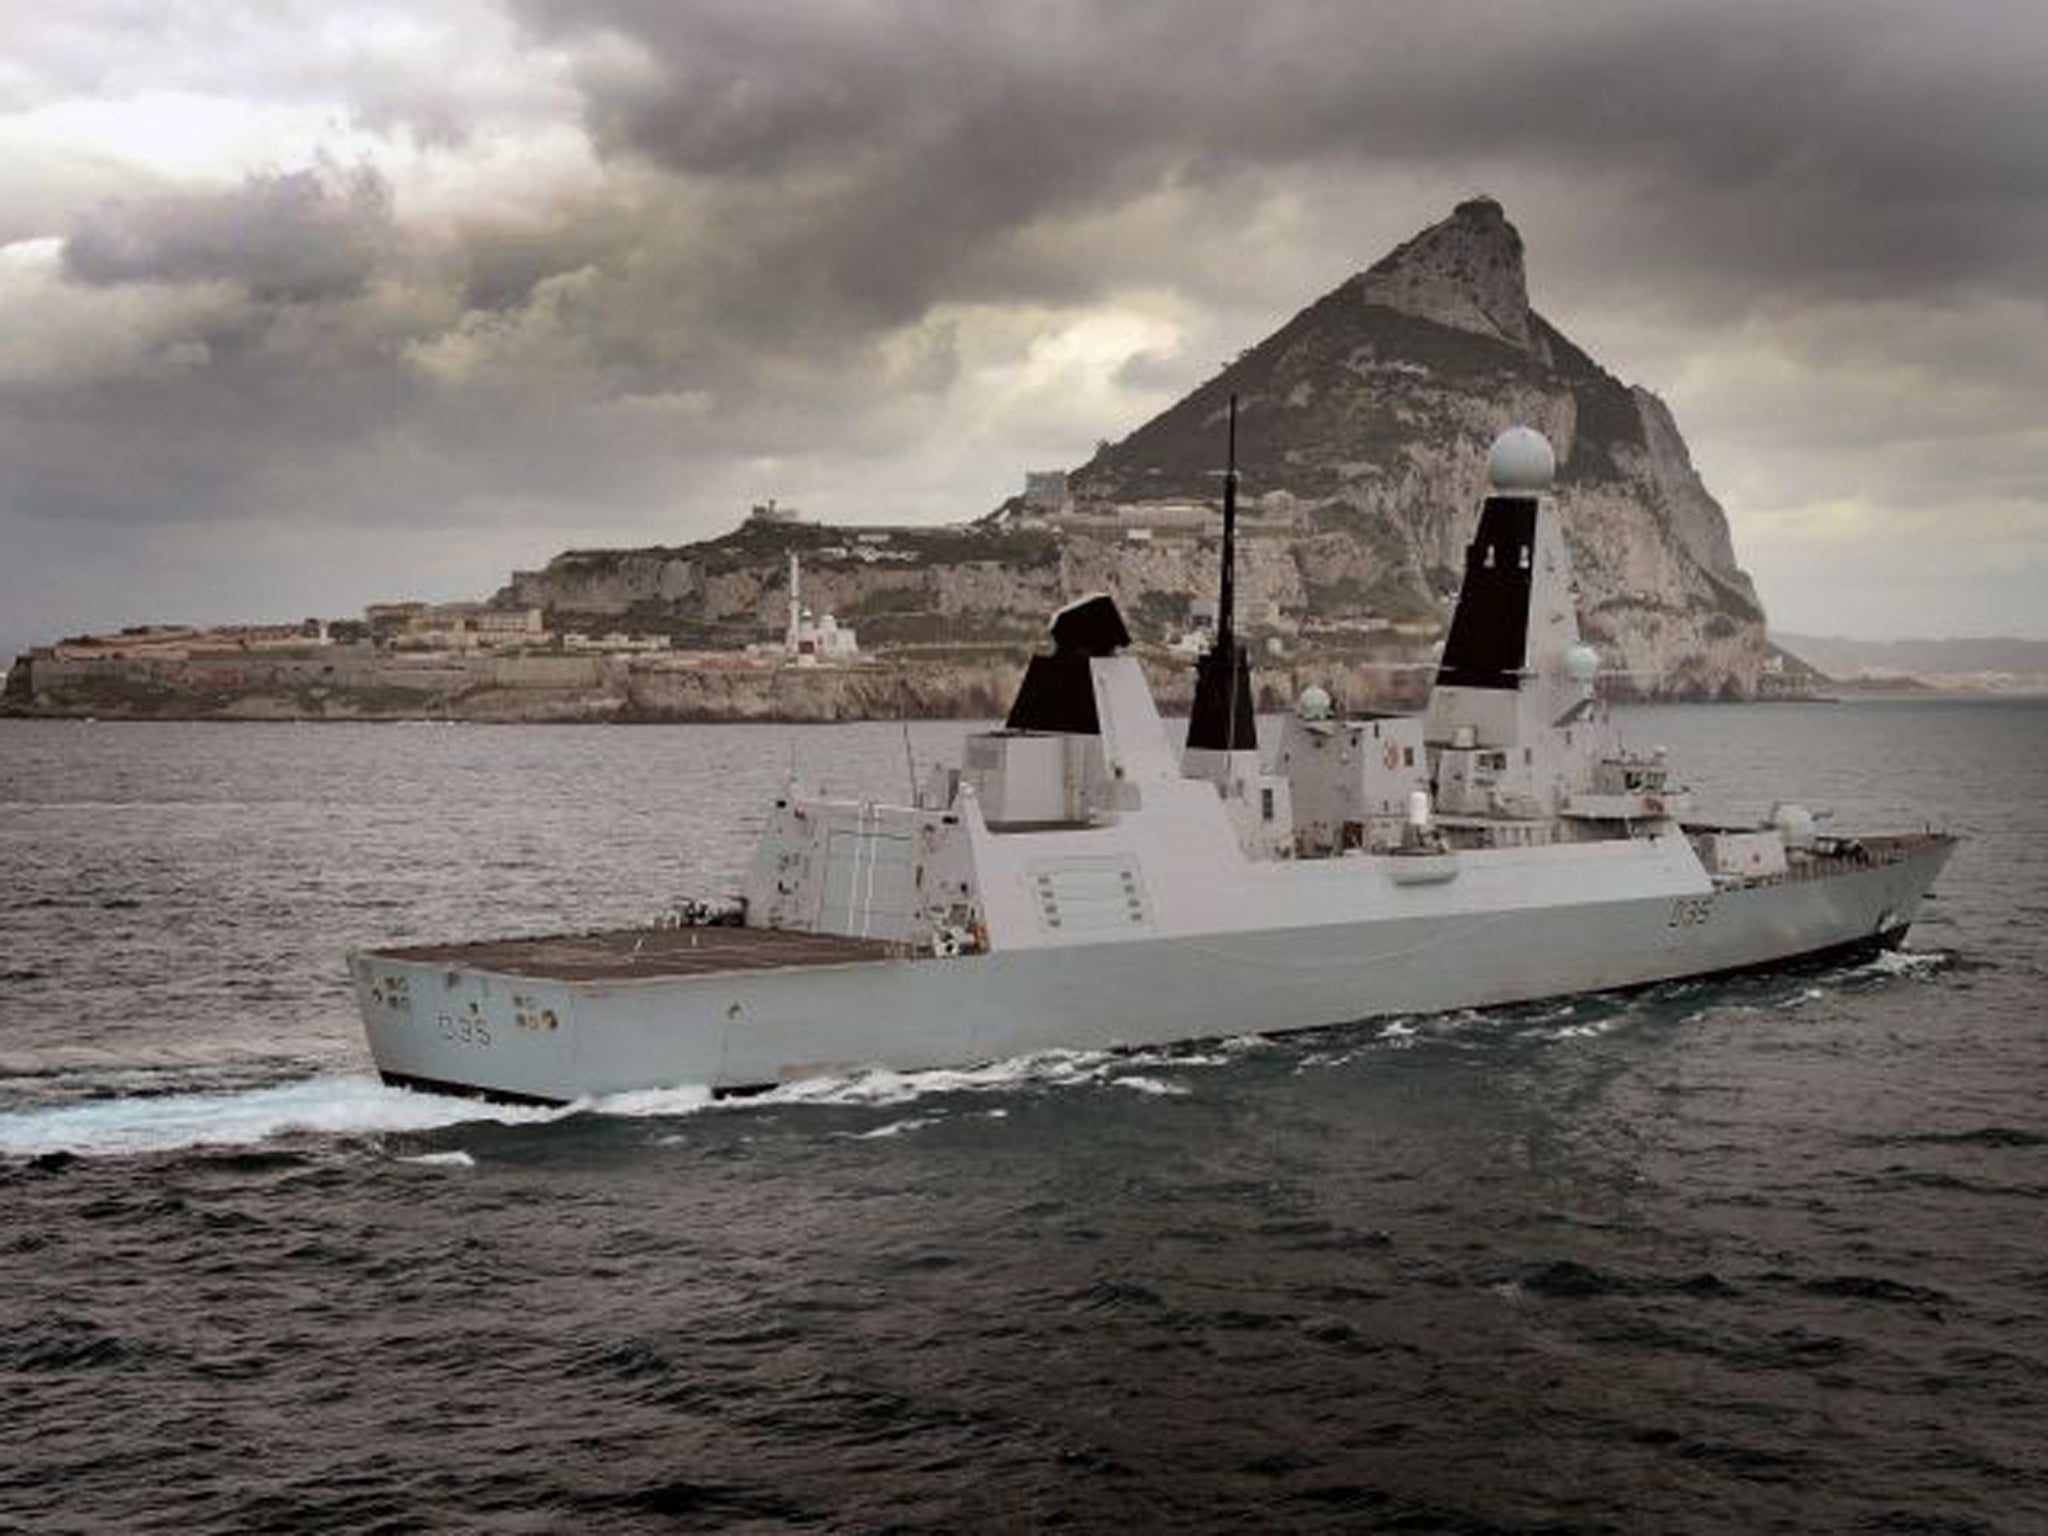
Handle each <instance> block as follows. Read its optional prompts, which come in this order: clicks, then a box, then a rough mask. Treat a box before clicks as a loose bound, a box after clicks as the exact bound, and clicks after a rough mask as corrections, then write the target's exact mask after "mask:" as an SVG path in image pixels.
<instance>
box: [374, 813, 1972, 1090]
mask: <svg viewBox="0 0 2048 1536" xmlns="http://www.w3.org/2000/svg"><path fill="white" fill-rule="evenodd" d="M1952 846H1953V845H1952V843H1951V842H1950V841H1949V840H1948V839H1946V838H1940V837H1930V838H1926V839H1918V840H1915V841H1914V843H1913V845H1912V847H1911V848H1910V849H1909V850H1908V851H1907V852H1906V853H1905V854H1904V856H1903V857H1900V858H1898V859H1896V860H1894V861H1892V862H1888V863H1881V864H1874V865H1871V866H1869V867H1865V868H1853V869H1848V870H1845V871H1843V872H1841V873H1836V874H1830V875H1829V876H1827V877H1826V878H1814V879H1805V880H1794V881H1790V882H1787V883H1782V884H1771V885H1759V886H1752V887H1746V888H1742V889H1737V890H1727V891H1722V892H1719V893H1716V894H1713V895H1711V896H1706V895H1700V894H1694V895H1690V896H1688V895H1684V894H1674V893H1673V892H1671V891H1669V890H1665V891H1660V892H1658V893H1657V894H1654V895H1635V896H1628V897H1622V898H1618V899H1600V900H1580V901H1563V902H1559V901H1550V902H1546V903H1544V904H1541V905H1527V906H1518V907H1507V906H1503V907H1498V908H1493V909H1488V908H1486V907H1485V906H1474V905H1472V904H1470V903H1469V902H1462V903H1457V904H1455V905H1454V906H1452V907H1450V908H1449V909H1440V910H1436V911H1432V912H1429V913H1427V914H1421V913H1420V912H1419V911H1418V915H1414V916H1398V915H1387V916H1378V917H1373V918H1369V919H1363V920H1342V921H1328V922H1304V923H1298V924H1292V925H1290V926H1285V927H1276V928H1262V929H1249V928H1247V929H1239V930H1237V931H1227V932H1210V933H1197V934H1184V935H1180V936H1174V937H1154V938H1118V939H1115V940H1113V941H1110V942H1102V943H1063V944H1059V945H1055V946H1038V947H1023V948H1015V949H1008V950H998V951H997V952H995V953H991V954H982V955H970V956H962V957H959V958H952V959H937V958H918V959H905V960H870V961H861V962H856V963H850V964H845V965H821V966H809V967H803V968H794V969H776V970H755V971H740V972H731V973H718V974H711V975H699V976H691V977H666V978H662V977H657V978H649V979H644V980H629V981H573V982H572V981H557V980H547V979H537V978H534V977H524V976H508V975H500V974H493V973H490V972H487V971H481V970H474V969H463V968H459V967H458V968H450V967H449V966H447V965H446V964H444V963H436V962H432V961H417V960H406V959H403V958H399V957H394V956H385V955H379V954H376V953H375V952H370V953H365V954H359V955H357V956H355V957H354V958H353V962H352V970H353V976H354V982H355V988H356V993H357V1002H358V1006H359V1007H360V1009H361V1011H362V1014H363V1018H364V1021H365V1024H366V1026H367V1030H368V1035H369V1043H370V1050H371V1054H372V1056H373V1057H374V1059H375V1061H376V1064H377V1067H378V1069H379V1070H380V1071H381V1072H382V1073H383V1074H384V1075H385V1076H386V1077H387V1078H388V1079H390V1080H392V1081H396V1082H404V1083H411V1084H416V1085H421V1086H433V1087H437V1088H442V1089H454V1090H458V1091H464V1092H472V1093H480V1094H484V1095H487V1096H492V1097H503V1098H514V1099H538V1100H548V1101H563V1102H566V1101H570V1100H575V1099H578V1098H583V1097H587V1096H591V1095H598V1094H606V1093H616V1092H620V1091H625V1090H631V1089H641V1088H651V1087H666V1086H672V1085H679V1084H702V1085H705V1086H708V1087H710V1088H712V1089H713V1090H718V1091H732V1090H739V1089H746V1088H757V1087H762V1086H766V1085H770V1084H774V1083H779V1082H786V1081H790V1080H792V1079H796V1078H802V1077H808V1076H818V1075H824V1074H830V1073H838V1072H846V1071H852V1070H857V1069H860V1068H863V1067H871V1066H872V1067H889V1068H893V1069H897V1070H903V1071H918V1070H926V1069H930V1068H936V1067H949V1066H964V1065H971V1064H975V1063H980V1062H987V1061H995V1060H1002V1059H1006V1058H1009V1057H1014V1056H1020V1055H1027V1054H1030V1053H1032V1052H1037V1051H1044V1050H1051V1049H1081V1050H1095V1049H1105V1048H1119V1047H1137V1046H1147V1045H1159V1044H1167V1043H1172V1042H1177V1041H1187V1040H1200V1039H1206V1038H1215V1037H1221V1036H1229V1035H1239V1034H1247V1033H1278V1032H1281V1031H1285V1030H1293V1029H1307V1028H1315V1027H1318V1026H1323V1025H1330V1024H1339V1023H1345V1022H1349V1021H1352V1020H1358V1019H1368V1018H1373V1017H1379V1016H1386V1015H1392V1014H1425V1013H1434V1012H1441V1011H1446V1010H1452V1009H1461V1008H1478V1007H1487V1006H1492V1005H1498V1004H1503V1003H1512V1002H1520V1001H1526V1000H1531V999H1536V998H1545V997H1557V996H1564V995H1570V994H1574V993H1582V992H1598V991H1608V990H1614V989H1620V988H1627V987H1634V986H1642V985H1645V984H1648V983H1652V982H1658V981H1665V980H1673V979H1677V978H1681V977H1687V976H1698V975H1711V974H1715V973H1719V972H1727V971H1738V970H1746V969H1753V968H1760V967H1768V966H1772V965H1779V964H1784V963H1787V962H1790V961H1793V960H1797V959H1800V958H1802V957H1805V956H1809V955H1815V954H1823V953H1827V952H1830V951H1835V950H1846V949H1852V948H1856V947H1859V946H1862V947H1872V948H1874V947H1876V946H1878V945H1880V944H1885V943H1896V942H1897V941H1898V939H1899V938H1900V937H1901V936H1903V934H1904V932H1905V929H1906V927H1907V925H1908V924H1910V923H1911V922H1912V921H1913V919H1914V917H1915V915H1916V914H1917V912H1918V909H1919V905H1920V902H1921V900H1922V897H1923V894H1924V893H1925V892H1926V891H1927V889H1928V888H1929V886H1930V885H1931V884H1932V883H1933V880H1934V878H1935V876H1936V874H1937V873H1938V872H1939V871H1940V868H1941V866H1942V864H1943V863H1945V862H1946V860H1947V858H1948V855H1949V852H1950V850H1951V848H1952ZM392 976H403V977H404V979H405V986H404V988H403V992H404V995H405V997H406V999H407V1002H406V1004H405V1006H404V1007H402V1008H394V1007H392V1006H389V1005H388V1004H386V1003H384V1002H382V1001H379V1000H378V999H377V998H376V997H375V996H373V991H375V990H376V989H378V988H379V987H380V984H381V983H384V982H385V981H386V979H387V978H390V977H392ZM515 997H516V998H518V999H521V1000H522V1001H523V1004H524V1013H525V1015H526V1016H527V1017H528V1018H529V1019H530V1018H531V1017H533V1016H534V1015H535V1014H536V1013H538V1012H547V1013H552V1014H553V1015H554V1016H555V1018H556V1020H557V1021H558V1022H557V1026H556V1027H554V1028H552V1029H537V1028H534V1027H532V1026H531V1025H530V1024H522V1023H520V1022H519V1019H518V1014H519V1013H520V1011H521V1010H520V1005H517V1004H515V1002H514V999H515Z"/></svg>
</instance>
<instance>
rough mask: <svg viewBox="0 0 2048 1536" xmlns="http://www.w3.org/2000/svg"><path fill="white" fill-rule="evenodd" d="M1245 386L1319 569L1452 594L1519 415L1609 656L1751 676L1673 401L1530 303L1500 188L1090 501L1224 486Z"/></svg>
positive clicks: (1698, 675)
mask: <svg viewBox="0 0 2048 1536" xmlns="http://www.w3.org/2000/svg"><path fill="white" fill-rule="evenodd" d="M1233 393H1235V394H1237V395H1238V396H1239V397H1240V400H1239V410H1240V421H1239V440H1238V441H1239V448H1238V451H1239V461H1240V464H1241V466H1242V469H1243V485H1244V488H1245V490H1246V492H1247V494H1248V495H1250V496H1251V497H1253V498H1257V497H1259V496H1260V495H1261V494H1264V495H1266V496H1269V497H1270V496H1271V495H1272V494H1273V493H1275V492H1282V493H1285V494H1286V495H1287V496H1288V497H1289V498H1291V499H1292V501H1293V503H1294V504H1295V505H1296V506H1297V507H1298V508H1299V509H1300V511H1301V513H1302V515H1303V516H1304V517H1305V519H1306V522H1307V524H1308V527H1309V529H1310V530H1311V532H1310V534H1309V537H1308V538H1307V539H1306V540H1305V541H1304V544H1305V553H1306V554H1309V555H1310V556H1311V557H1312V558H1308V559H1304V561H1303V569H1304V572H1309V571H1313V572H1314V573H1316V576H1317V579H1318V580H1319V581H1320V582H1321V584H1322V585H1324V586H1325V587H1334V588H1336V589H1337V590H1338V591H1348V590H1350V589H1351V588H1352V587H1353V586H1355V585H1356V584H1357V583H1360V582H1363V583H1364V584H1365V586H1366V587H1367V588H1368V589H1369V590H1370V591H1372V592H1373V593H1375V594H1376V595H1377V598H1378V600H1379V602H1380V604H1381V605H1382V606H1385V605H1388V604H1393V605H1395V606H1398V607H1403V608H1407V609H1423V608H1426V607H1427V606H1429V605H1431V604H1432V603H1433V602H1434V601H1436V600H1437V599H1440V598H1441V597H1442V596H1443V595H1444V594H1445V593H1446V592H1448V591H1449V589H1450V588H1451V586H1452V584H1453V583H1454V581H1455V579H1456V577H1455V573H1456V571H1457V570H1458V568H1459V566H1460V564H1461V555H1462V550H1463V548H1464V545H1465V543H1466V541H1467V540H1468V539H1469V538H1470V537H1471V530H1472V524H1473V519H1474V517H1475V515H1476V511H1477V502H1476V497H1477V493H1478V491H1479V489H1480V487H1481V486H1482V485H1483V483H1484V478H1483V477H1484V465H1485V457H1486V450H1487V446H1488V444H1489V443H1490V442H1491V441H1492V439H1493V437H1494V435H1495V434H1496V433H1498V432H1499V431H1500V430H1502V429H1503V428H1505V427H1508V426H1511V425H1515V424H1517V423H1523V424H1527V425H1530V426H1534V427H1536V428H1537V429H1538V430H1540V431H1542V432H1543V433H1544V434H1545V435H1546V436H1548V437H1549V438H1550V440H1551V443H1552V444H1553V446H1554V447H1555V448H1556V449H1557V453H1558V460H1559V465H1560V472H1559V480H1558V488H1557V492H1558V500H1559V504H1560V508H1561V510H1562V512H1563V516H1564V523H1565V529H1566V533H1567V536H1568V538H1569V539H1570V541H1571V544H1572V550H1573V557H1574V561H1575V563H1576V566H1577V569H1578V575H1579V587H1580V593H1581V608H1582V617H1583V620H1584V624H1585V627H1586V629H1587V631H1588V633H1589V634H1590V636H1591V637H1592V638H1594V639H1595V640H1596V641H1598V642H1600V643H1601V644H1602V645H1603V646H1604V647H1605V648H1606V649H1607V651H1608V652H1609V656H1610V660H1611V661H1613V662H1615V663H1616V664H1618V665H1622V666H1626V667H1628V668H1631V669H1635V670H1636V671H1637V672H1638V673H1639V674H1640V675H1641V677H1642V679H1643V683H1644V691H1650V692H1661V693H1688V694H1699V693H1730V694H1746V693H1749V692H1752V691H1754V689H1755V687H1756V682H1757V677H1758V674H1759V671H1760V669H1761V668H1762V665H1763V660H1764V656H1765V654H1766V646H1765V641H1764V625H1763V610H1762V607H1761V605H1760V604H1759V603H1758V601H1757V597H1756V590H1755V588H1754V586H1753V585H1752V584H1751V582H1750V579H1749V577H1748V576H1747V575H1746V574H1745V573H1744V572H1743V571H1742V569H1741V568H1740V567H1739V566H1738V565H1737V564H1736V562H1735V555H1734V549H1733V545H1732V543H1731V542H1730V538H1729V533H1728V523H1727V519H1726V517H1725V516H1724V515H1723V513H1722V511H1721V508H1720V506H1719V504H1718V503H1716V502H1715V500H1714V498H1713V497H1712V495H1710V494H1709V493H1708V491H1707V489H1706V487H1705V485H1704V484H1702V483H1701V480H1700V477H1699V475H1698V473H1697V472H1696V471H1695V470H1694V468H1693V466H1692V462H1691V458H1690V456H1689V454H1688V453H1687V451H1686V447H1685V443H1684V440H1683V438H1682V437H1681V436H1680V435H1679V431H1678V427H1677V424H1676V422H1675V421H1674V420H1673V419H1672V415H1671V412H1670V410H1669V408H1668V407H1667V406H1666V405H1665V404H1664V403H1663V402H1662V401H1661V400H1659V399H1658V398H1657V397H1656V396H1655V395H1653V394H1651V393H1650V392H1649V391H1648V390H1645V389H1641V388H1632V387H1630V386H1629V385H1627V384H1624V383H1623V382H1622V381H1621V380H1619V379H1617V378H1615V377H1614V376H1613V375H1611V374H1609V373H1608V372H1606V370H1604V369H1603V368H1601V367H1600V366H1599V365H1598V364H1597V363H1595V362H1594V361H1593V360H1592V359H1591V358H1590V357H1588V356H1587V355H1586V354H1585V353H1584V352H1583V351H1582V350H1580V349H1579V348H1578V347H1577V346H1575V345H1574V344H1573V343H1572V342H1571V341H1570V339H1569V338H1567V337H1566V336H1565V335H1564V334H1563V333H1562V332H1561V331H1559V330H1558V329H1557V328H1556V327H1555V326H1554V325H1552V324H1551V323H1550V322H1549V321H1547V320H1545V319H1544V318H1543V317H1542V316H1541V315H1540V314H1538V313H1536V312H1535V311H1534V310H1532V309H1531V308H1530V307H1529V301H1528V290H1527V278H1526V275H1525V269H1524V266H1523V259H1522V240H1521V236H1520V235H1519V234H1518V233H1517V232H1516V231H1515V228H1514V226H1513V225H1512V224H1510V223H1509V222H1508V220H1507V218H1506V216H1505V215H1504V214H1503V213H1502V211H1501V209H1500V207H1499V205H1498V204H1496V203H1493V202H1491V201H1488V200H1484V199H1480V200H1475V201H1473V202H1468V203H1464V204H1461V205H1460V206H1459V207H1458V209H1457V210H1456V211H1455V212H1454V213H1453V214H1452V215H1451V216H1450V217H1449V218H1448V219H1446V220H1444V221H1443V222H1442V223H1440V224H1437V225H1435V226H1433V227H1431V228H1430V229H1427V230H1425V231H1423V232H1422V233H1421V234H1420V235H1417V236H1416V237H1415V238H1414V239H1412V240H1410V241H1408V242H1407V243H1406V244H1404V245H1402V246H1401V247H1399V248H1398V249H1397V250H1395V251H1394V252H1393V253H1391V254H1390V255H1388V256H1387V257H1386V258H1385V259H1384V260H1382V261H1380V262H1379V263H1377V264H1376V265H1374V266H1373V267H1371V268H1370V269H1369V270H1367V271H1365V272H1362V273H1360V274H1358V275H1357V276H1355V277H1353V278H1351V279H1350V280H1349V281H1347V282H1346V283H1344V284H1343V285H1341V286H1340V287H1338V288H1337V289H1336V290H1334V291H1333V292H1331V293H1329V294H1327V295H1325V296H1324V297H1323V298H1322V299H1320V300H1318V301H1317V302H1316V303H1315V304H1312V305H1311V306H1309V308H1307V309H1305V310H1303V311H1302V312H1301V313H1300V314H1298V315H1296V316H1295V317H1294V318H1293V319H1292V320H1290V321H1289V322H1288V323H1287V324H1286V325H1284V326H1282V327H1281V328H1280V329H1279V330H1278V331H1276V332H1275V333H1274V334H1273V335H1272V336H1270V337H1268V338H1267V339H1266V340H1265V341H1263V342H1261V343H1260V344H1259V345H1257V346H1256V347H1253V348H1252V349H1251V350H1250V351H1248V352H1246V353H1245V354H1244V355H1243V356H1241V357H1240V358H1239V359H1238V360H1237V361H1236V362H1235V363H1233V364H1231V366H1230V367H1228V368H1226V369H1225V370H1224V371H1223V372H1222V373H1221V374H1219V375H1218V376H1217V377H1215V378H1214V379H1211V380H1210V381H1209V382H1208V383H1206V384H1204V385H1202V386H1201V387H1200V388H1199V389H1197V390H1195V391H1194V393H1192V394H1191V395H1189V396H1188V397H1187V398H1185V399H1184V400H1182V401H1180V402H1179V403H1178V404H1176V405H1174V406H1173V407H1171V408H1170V409H1168V410H1167V411H1165V412H1163V413H1162V414H1160V415H1159V416H1157V417H1155V418H1154V419H1153V420H1151V421H1149V422H1147V423H1146V424H1145V425H1144V426H1142V427H1140V428H1139V429H1138V430H1137V431H1135V432H1133V433H1132V434H1131V435H1130V436H1129V437H1127V438H1125V439H1123V441H1121V442H1118V443H1115V444H1112V445H1110V446H1108V447H1106V448H1105V449H1103V450H1102V452H1100V453H1099V454H1098V455H1097V456H1096V457H1095V458H1094V459H1093V460H1091V461H1090V462H1089V463H1088V464H1087V465H1085V466H1083V468H1082V469H1080V470H1079V471H1077V472H1076V474H1075V475H1074V477H1073V484H1074V489H1075V494H1076V495H1077V496H1078V497H1079V498H1080V500H1081V503H1082V504H1083V505H1084V506H1097V507H1103V508H1109V507H1120V506H1121V507H1127V506H1130V505H1132V504H1134V503H1145V502H1151V501H1159V500H1166V499H1173V498H1182V497H1200V496H1206V495H1210V494H1213V487H1214V485H1215V466H1216V442H1217V438H1218V435H1219V432H1220V428H1221V422H1222V419H1223V413H1224V410H1225V407H1226V403H1227V401H1228V399H1229V397H1230V395H1231V394H1233ZM1332 535H1334V536H1335V537H1334V538H1331V537H1330V536H1332ZM1347 540H1348V541H1349V543H1350V544H1351V545H1352V546H1353V547H1352V548H1351V549H1349V550H1347V549H1346V548H1345V547H1344V546H1345V542H1346V541H1347ZM1305 579H1306V578H1305Z"/></svg>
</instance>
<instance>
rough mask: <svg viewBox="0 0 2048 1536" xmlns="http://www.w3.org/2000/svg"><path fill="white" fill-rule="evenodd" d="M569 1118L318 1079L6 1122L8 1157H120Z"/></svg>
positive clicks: (39, 1112) (80, 1107)
mask: <svg viewBox="0 0 2048 1536" xmlns="http://www.w3.org/2000/svg"><path fill="white" fill-rule="evenodd" d="M562 1113H563V1111H561V1110H558V1109H528V1108H514V1107H512V1106H509V1105H504V1104H486V1103H484V1102H482V1101H481V1100H477V1099H460V1098H448V1097H443V1096H440V1095H436V1094H428V1093H414V1092H412V1091H410V1090H408V1089H403V1088H387V1087H385V1086H384V1085H383V1084H382V1083H380V1082H378V1081H377V1080H376V1079H375V1078H373V1077H361V1076H336V1077H312V1078H306V1079H303V1080H301V1081H299V1082H294V1083H279V1084H276V1085H273V1086H270V1087H264V1088H242V1089H227V1090H216V1091H212V1092H203V1093H160V1094H148V1095H142V1096H138V1097H124V1098H115V1099H95V1100H92V1101H90V1102H88V1103H84V1104H55V1105H49V1106H45V1107H42V1108H36V1109H22V1110H13V1111H10V1112H7V1113H0V1156H11V1157H36V1156H40V1155H41V1154H43V1153H46V1152H70V1153H75V1154H78V1155H80V1156H86V1157H116V1156H126V1155H130V1154H134V1153H138V1152H171V1151H176V1150H178V1149H180V1148H184V1147H240V1146H253V1145H255V1144H256V1143H258V1142H263V1141H268V1140H270V1139H271V1138H272V1137H276V1136H284V1135H289V1134H291V1133H293V1132H310V1133H314V1134H319V1135H330V1136H374V1135H378V1134H381V1133H384V1132H390V1131H430V1130H435V1129H437V1128H439V1127H441V1126H444V1125H459V1124H461V1123H463V1122H464V1121H470V1120H495V1121H499V1122H502V1123H516V1122H525V1121H540V1120H548V1119H553V1118H556V1117H558V1116H560V1115H561V1114H562Z"/></svg>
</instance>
